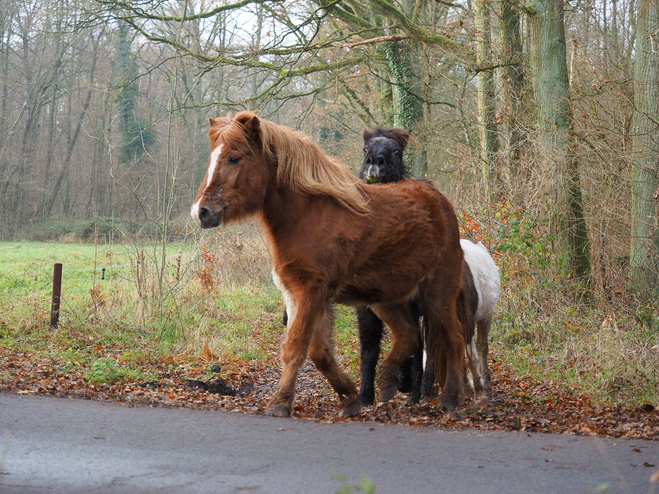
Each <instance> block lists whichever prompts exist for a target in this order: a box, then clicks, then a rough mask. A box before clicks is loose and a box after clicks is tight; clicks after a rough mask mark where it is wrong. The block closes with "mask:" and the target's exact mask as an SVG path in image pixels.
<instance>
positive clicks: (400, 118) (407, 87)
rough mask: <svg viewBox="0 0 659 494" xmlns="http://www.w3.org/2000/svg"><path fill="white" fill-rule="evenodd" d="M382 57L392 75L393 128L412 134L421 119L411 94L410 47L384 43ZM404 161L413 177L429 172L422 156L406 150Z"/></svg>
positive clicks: (413, 77)
mask: <svg viewBox="0 0 659 494" xmlns="http://www.w3.org/2000/svg"><path fill="white" fill-rule="evenodd" d="M384 50H385V55H386V57H387V62H388V65H389V71H390V74H391V82H392V92H393V100H394V105H393V106H394V126H395V127H399V128H401V129H405V130H410V131H412V132H414V131H415V130H416V129H417V127H418V125H419V123H420V122H421V121H422V119H423V104H422V102H421V100H420V99H419V98H418V97H417V96H416V95H415V94H414V89H413V84H412V81H414V80H416V79H417V78H418V75H417V74H415V73H414V70H413V67H412V60H411V51H412V50H411V47H410V45H409V43H408V42H407V41H392V42H388V43H385V48H384ZM406 156H407V161H408V163H411V164H412V165H411V171H412V173H413V174H414V175H416V176H423V175H425V173H426V172H427V171H428V170H427V164H426V163H422V162H421V157H422V153H420V152H414V150H413V149H410V148H408V150H407V151H406Z"/></svg>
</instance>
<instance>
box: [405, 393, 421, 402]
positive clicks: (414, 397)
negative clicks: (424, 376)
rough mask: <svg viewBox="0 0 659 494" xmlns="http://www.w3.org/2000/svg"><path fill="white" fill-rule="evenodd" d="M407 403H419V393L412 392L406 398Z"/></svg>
mask: <svg viewBox="0 0 659 494" xmlns="http://www.w3.org/2000/svg"><path fill="white" fill-rule="evenodd" d="M407 402H408V403H421V395H420V394H419V393H415V392H412V393H410V397H409V398H408V399H407Z"/></svg>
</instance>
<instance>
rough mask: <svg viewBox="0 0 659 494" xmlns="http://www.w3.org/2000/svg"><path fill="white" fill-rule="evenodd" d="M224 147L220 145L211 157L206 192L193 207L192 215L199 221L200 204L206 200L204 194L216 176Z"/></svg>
mask: <svg viewBox="0 0 659 494" xmlns="http://www.w3.org/2000/svg"><path fill="white" fill-rule="evenodd" d="M223 145H224V144H220V145H219V146H217V147H216V148H215V149H213V152H212V153H211V157H210V160H209V161H210V164H209V165H208V172H207V176H208V178H207V179H206V187H204V191H203V192H202V194H201V197H200V198H199V200H198V201H197V202H195V203H194V204H193V205H192V210H191V211H190V215H191V216H192V217H193V218H194V219H195V220H197V221H199V203H200V202H201V200H202V199H203V198H204V194H205V193H206V189H208V187H209V186H210V184H211V182H212V181H213V175H215V168H216V167H217V162H218V161H219V159H220V154H221V153H222V146H223Z"/></svg>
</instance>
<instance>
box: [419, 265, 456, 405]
mask: <svg viewBox="0 0 659 494" xmlns="http://www.w3.org/2000/svg"><path fill="white" fill-rule="evenodd" d="M435 279H436V280H442V283H438V282H434V283H430V284H427V285H425V286H424V287H423V290H422V291H423V293H422V301H423V302H424V307H425V308H426V310H425V311H424V314H425V315H426V316H427V317H428V344H429V350H430V351H429V355H430V356H431V358H432V360H433V368H434V371H435V379H436V380H437V382H438V383H439V385H440V387H441V389H442V391H441V393H440V395H439V397H438V398H437V407H439V408H442V407H445V408H448V409H454V408H455V407H457V406H458V405H459V404H460V400H461V397H462V386H463V382H464V359H465V341H464V335H463V328H462V325H461V324H460V321H459V319H458V316H457V313H456V298H457V293H455V292H454V293H453V294H451V293H449V291H448V286H447V284H446V283H444V278H443V277H441V276H437V277H436V278H435Z"/></svg>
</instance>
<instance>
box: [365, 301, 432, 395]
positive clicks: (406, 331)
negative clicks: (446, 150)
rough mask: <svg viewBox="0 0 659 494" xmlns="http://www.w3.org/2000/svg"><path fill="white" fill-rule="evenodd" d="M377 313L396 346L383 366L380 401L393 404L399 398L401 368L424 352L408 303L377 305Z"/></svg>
mask: <svg viewBox="0 0 659 494" xmlns="http://www.w3.org/2000/svg"><path fill="white" fill-rule="evenodd" d="M371 309H372V310H373V312H374V313H375V314H376V315H377V316H378V317H379V318H380V319H382V320H383V321H384V322H385V323H386V324H387V325H388V326H389V328H390V329H391V335H392V338H393V346H392V348H391V351H390V352H389V355H387V358H386V359H385V360H384V362H383V363H382V365H381V366H380V374H379V377H378V385H379V386H380V396H379V401H389V400H390V399H391V398H393V396H394V395H395V394H396V391H397V389H398V386H399V384H400V383H401V379H402V371H401V368H402V366H403V364H404V362H405V360H407V359H408V358H410V357H412V356H417V355H418V352H419V349H420V348H421V333H420V331H419V328H418V326H417V324H416V322H415V321H414V319H413V317H412V314H411V312H410V310H409V307H408V305H407V302H397V303H393V304H375V305H372V306H371Z"/></svg>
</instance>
